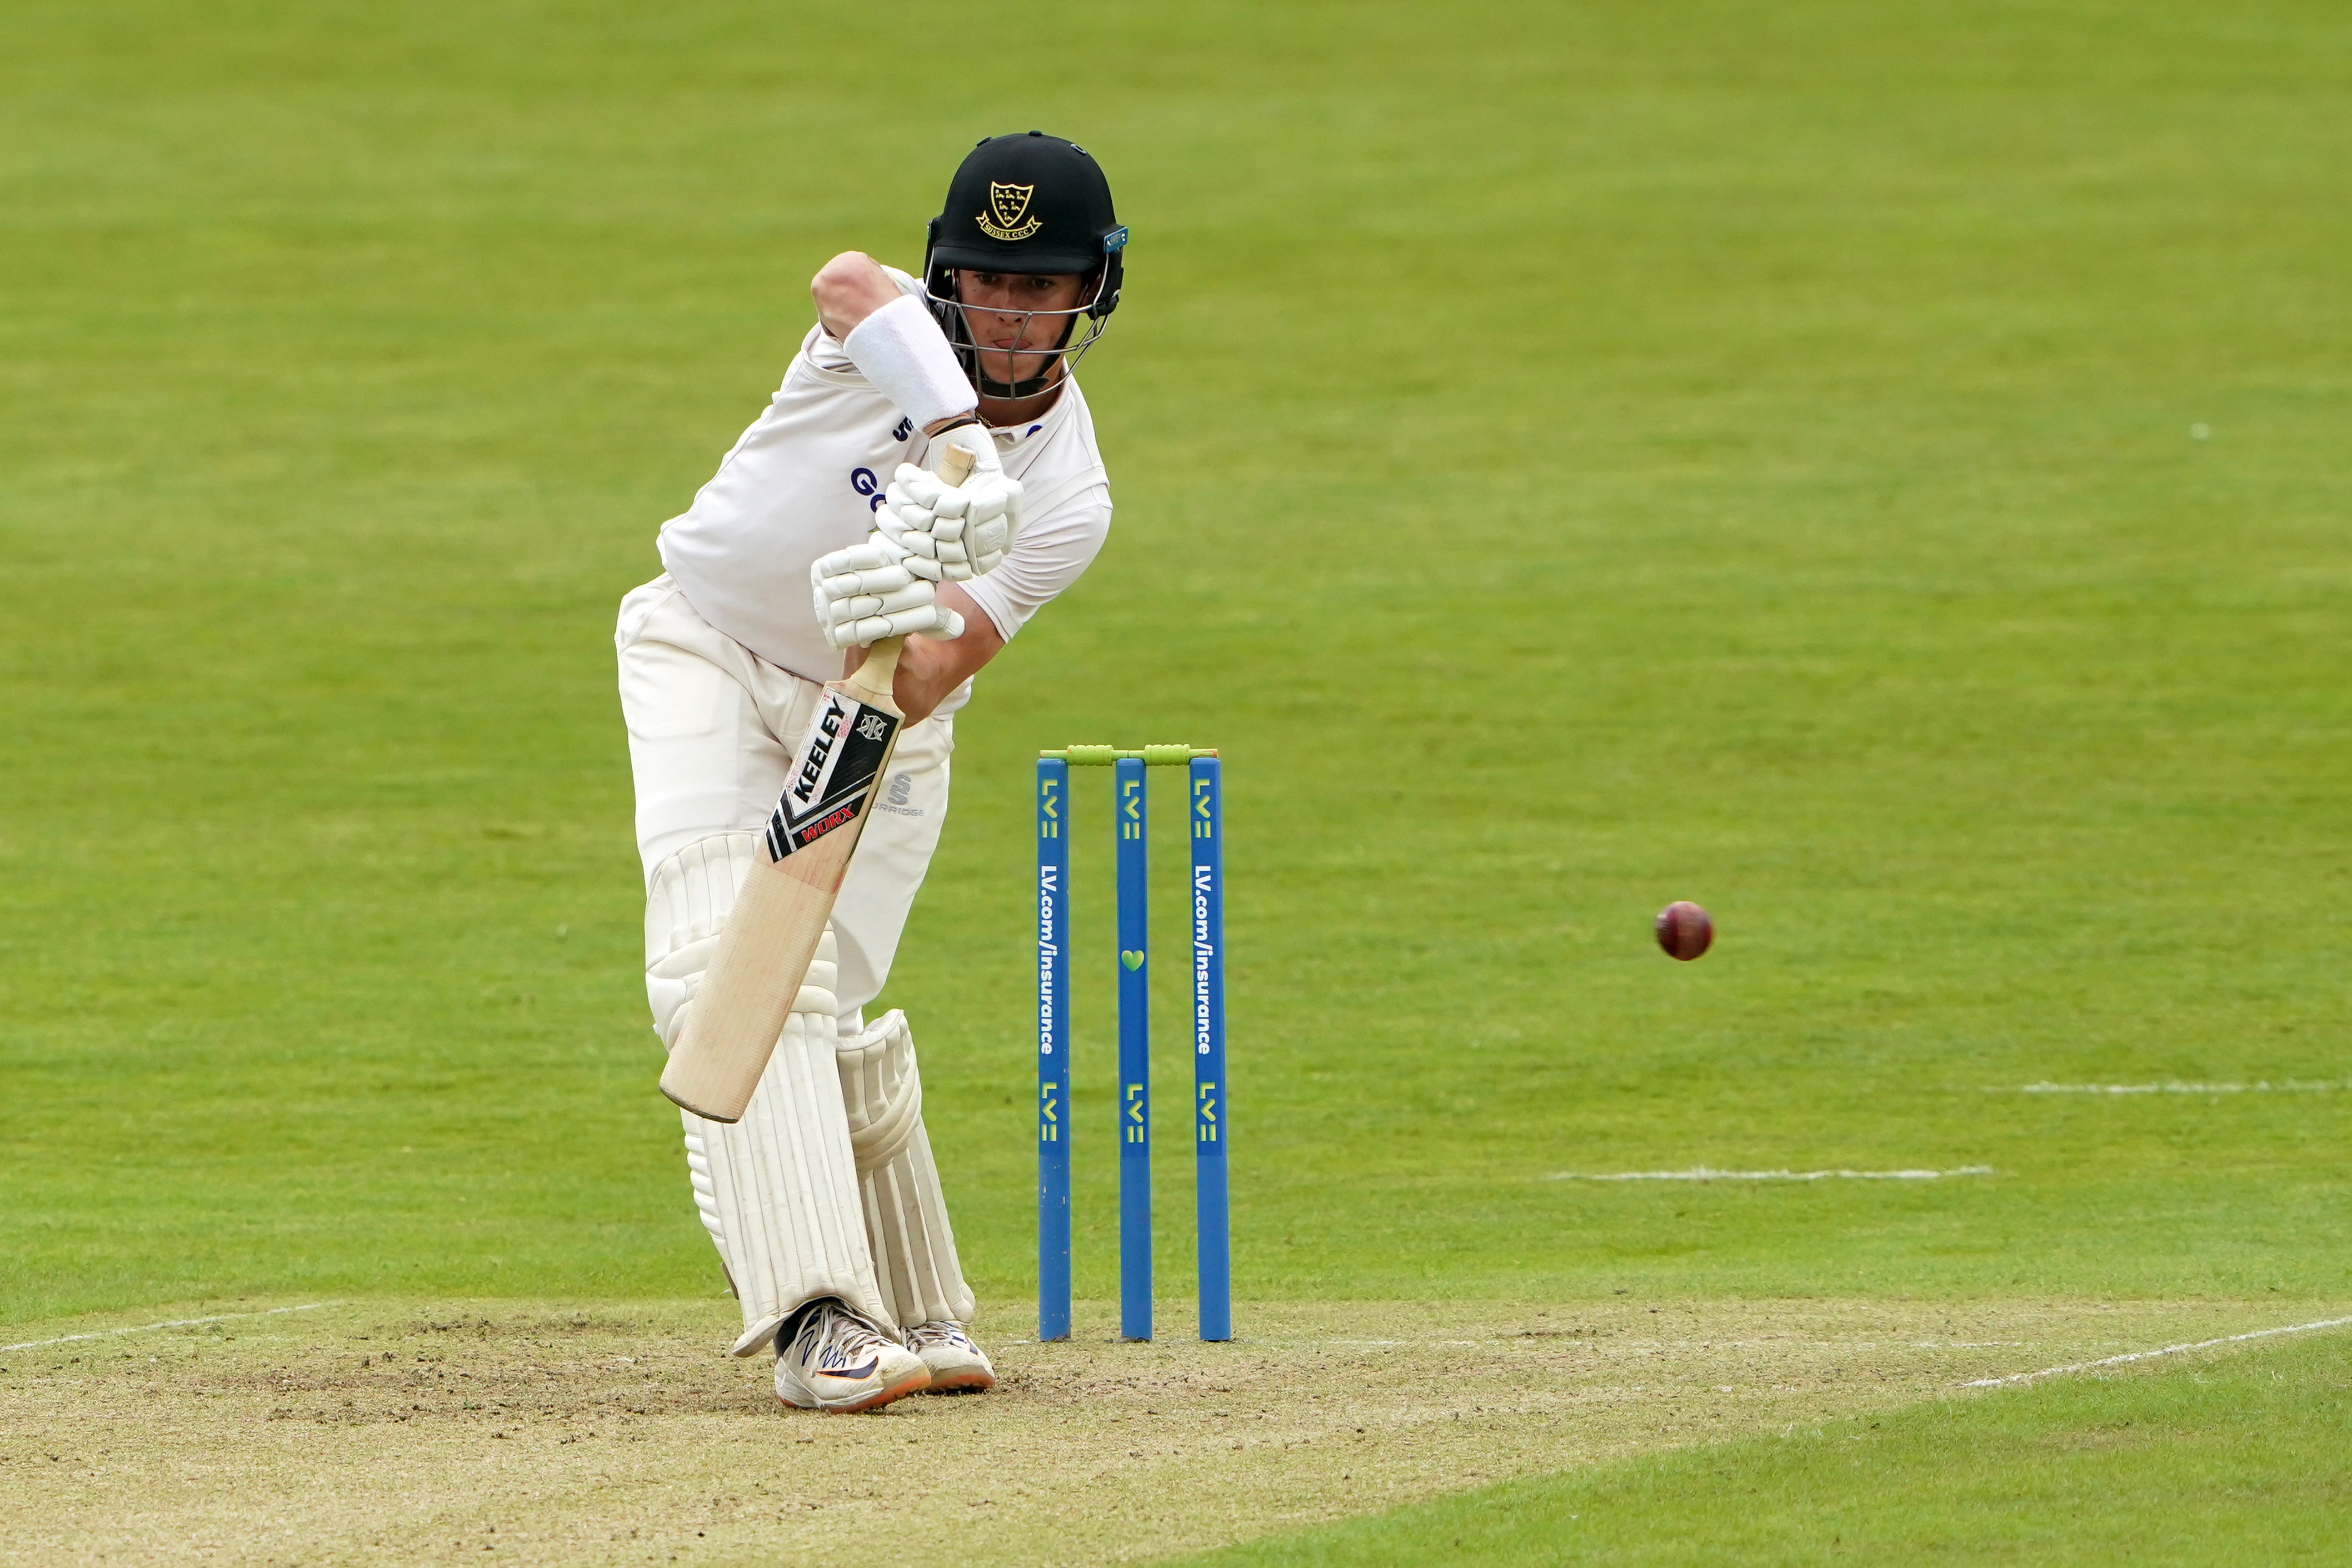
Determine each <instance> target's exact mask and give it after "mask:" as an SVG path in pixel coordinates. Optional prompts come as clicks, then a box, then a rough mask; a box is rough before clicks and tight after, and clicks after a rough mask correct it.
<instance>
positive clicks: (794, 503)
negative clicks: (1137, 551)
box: [660, 268, 1110, 712]
mask: <svg viewBox="0 0 2352 1568" xmlns="http://www.w3.org/2000/svg"><path fill="white" fill-rule="evenodd" d="M887 270H888V271H889V273H890V277H891V279H892V281H894V282H896V283H897V284H898V287H899V289H902V290H903V291H905V292H907V293H910V294H911V293H916V292H919V289H918V288H917V286H916V283H915V280H914V279H911V278H909V277H908V276H907V275H906V274H905V273H903V272H900V271H898V269H897V268H888V269H887ZM991 434H992V435H993V436H994V437H996V450H997V455H998V456H999V458H1002V459H1003V464H1004V471H1005V473H1006V474H1008V475H1010V476H1011V477H1012V478H1013V479H1018V480H1020V481H1021V532H1020V534H1019V536H1018V537H1016V538H1015V539H1014V540H1013V548H1012V549H1011V550H1010V551H1009V552H1006V554H1005V557H1004V560H1003V562H1002V563H999V564H998V566H997V568H996V570H995V571H993V572H991V573H989V574H987V575H986V576H984V577H976V578H973V579H971V581H970V582H967V583H965V584H962V587H963V590H964V591H965V592H966V593H968V594H970V595H971V596H972V599H973V601H974V602H975V603H976V604H978V605H980V607H981V609H982V611H983V612H985V613H986V615H987V616H988V618H989V619H990V620H992V621H993V622H995V623H996V629H997V630H998V631H1000V632H1002V633H1003V635H1004V636H1005V637H1006V638H1007V639H1010V638H1011V637H1013V635H1014V634H1015V633H1017V632H1018V631H1020V629H1021V627H1022V625H1023V623H1024V622H1025V621H1027V620H1028V619H1029V617H1030V616H1034V615H1035V614H1036V613H1037V611H1038V609H1039V608H1040V607H1041V606H1043V605H1045V602H1046V601H1047V600H1049V599H1051V598H1052V597H1053V596H1054V595H1056V594H1058V593H1060V592H1061V591H1062V590H1063V589H1065V588H1066V587H1068V586H1069V585H1070V584H1072V583H1075V582H1076V581H1077V580H1078V576H1079V574H1081V573H1083V572H1085V571H1086V569H1087V564H1088V563H1091V562H1092V561H1093V560H1094V558H1095V553H1096V552H1097V551H1099V550H1100V549H1101V548H1102V542H1103V538H1104V536H1105V535H1106V534H1107V533H1108V531H1110V481H1109V478H1108V475H1106V474H1105V473H1104V471H1103V465H1102V456H1101V454H1100V453H1099V452H1098V451H1097V449H1096V447H1095V426H1094V420H1093V419H1092V418H1091V417H1090V416H1088V415H1087V400H1086V397H1085V395H1083V394H1082V393H1080V392H1079V390H1078V384H1077V382H1076V378H1072V379H1071V380H1070V381H1069V382H1068V383H1067V384H1066V386H1065V388H1064V390H1063V393H1062V395H1061V396H1060V397H1059V398H1057V399H1056V400H1055V404H1054V406H1053V407H1051V408H1049V409H1047V410H1046V411H1045V413H1044V414H1042V415H1040V416H1038V417H1037V418H1035V419H1034V420H1031V421H1029V422H1028V423H1026V424H1024V425H1018V426H1010V427H1008V428H1005V429H1002V430H992V432H991ZM929 447H930V443H929V441H928V440H927V439H925V437H924V436H923V434H922V432H921V431H919V430H917V429H915V428H913V426H911V425H910V424H909V422H908V420H907V418H906V416H903V415H901V414H900V413H899V412H898V408H897V407H896V406H895V405H892V404H891V402H890V400H889V399H888V398H887V397H885V396H883V395H882V394H880V393H879V392H877V391H876V390H875V389H874V388H873V387H872V386H871V385H870V384H867V382H866V378H865V377H864V376H863V375H860V374H858V372H857V367H856V365H855V364H853V363H850V360H849V356H848V354H847V353H845V352H844V350H843V348H842V346H841V344H840V342H838V341H836V340H835V338H833V337H832V336H831V335H830V334H829V333H827V332H826V331H825V330H824V327H823V326H822V325H819V326H815V327H812V328H811V329H810V330H809V334H808V336H807V337H806V338H803V340H802V341H801V348H800V353H797V354H795V355H793V363H792V365H791V367H790V368H789V369H787V370H786V371H785V372H784V380H783V384H782V385H781V386H779V387H777V388H776V393H775V395H774V396H773V397H772V398H770V399H769V400H768V406H767V408H766V410H765V411H764V412H762V413H761V416H760V417H759V418H757V419H755V420H753V421H752V422H751V428H750V429H748V430H746V431H744V432H743V434H742V436H741V437H740V438H739V439H738V440H737V441H736V443H735V446H734V447H733V449H732V450H730V452H729V453H728V454H727V457H726V458H725V460H724V461H722V462H721V463H720V464H719V472H718V473H716V474H714V475H712V476H711V479H710V482H709V483H708V484H706V485H704V486H703V487H702V489H699V490H698V491H697V492H696V493H695V497H694V504H693V505H692V506H690V507H688V509H687V510H686V511H685V512H684V513H682V514H681V515H679V516H677V517H674V518H672V519H670V520H669V521H667V522H666V523H664V524H663V525H662V530H661V541H660V548H661V559H662V564H663V566H665V567H666V568H667V569H668V572H669V574H670V576H671V577H672V579H674V580H675V581H676V582H677V585H678V587H679V589H680V590H681V591H683V592H684V593H685V595H686V598H687V602H688V604H690V605H693V606H694V607H695V609H696V610H697V611H698V612H699V613H700V614H701V616H702V618H703V619H705V620H707V621H709V623H710V624H711V625H712V626H716V627H718V628H719V630H720V631H722V632H725V633H726V634H727V635H728V636H729V637H733V638H734V639H735V640H736V641H737V642H740V643H741V644H742V645H743V646H744V647H748V648H750V649H751V651H752V652H753V653H755V654H758V655H759V656H760V657H761V658H764V659H766V660H767V661H768V662H769V663H771V664H774V665H779V666H781V667H782V668H785V669H789V670H791V671H792V672H793V674H795V675H799V676H803V677H805V678H807V679H810V680H815V681H826V680H831V679H835V677H837V676H839V675H840V673H841V662H842V659H841V654H840V652H839V650H837V649H835V648H834V647H831V646H830V645H829V644H827V643H826V642H825V640H824V632H823V631H822V630H820V629H819V627H818V626H817V620H816V611H815V609H814V606H813V605H812V604H811V603H810V593H809V568H810V567H811V566H812V565H814V563H815V562H816V559H817V557H819V556H821V555H827V554H830V553H832V552H834V551H835V550H840V549H842V548H844V547H845V546H847V545H852V544H858V543H862V542H864V541H865V539H866V535H867V534H868V533H870V532H871V531H873V528H874V523H873V521H872V519H873V509H874V508H876V507H878V506H880V505H881V504H882V492H883V490H884V489H886V488H887V486H888V485H889V483H890V475H891V473H892V471H893V470H895V469H896V468H898V465H899V464H900V463H920V462H922V461H923V458H924V455H925V454H926V453H927V452H928V451H929ZM970 694H971V686H970V683H969V682H966V683H965V686H964V688H963V689H961V690H959V691H957V692H956V693H955V694H954V695H953V696H952V697H950V699H949V700H947V701H945V702H943V703H941V704H940V711H941V712H952V711H954V710H956V709H957V708H960V707H961V706H962V705H963V703H964V701H965V700H966V699H967V698H968V697H969V696H970Z"/></svg>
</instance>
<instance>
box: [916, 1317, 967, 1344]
mask: <svg viewBox="0 0 2352 1568" xmlns="http://www.w3.org/2000/svg"><path fill="white" fill-rule="evenodd" d="M927 1345H946V1346H949V1347H950V1348H952V1349H955V1350H978V1349H979V1348H980V1347H979V1346H978V1345H975V1344H973V1343H972V1342H971V1335H970V1334H967V1333H965V1332H964V1331H963V1325H962V1324H961V1323H959V1322H955V1321H951V1320H950V1319H946V1318H942V1319H940V1320H938V1321H934V1322H929V1323H917V1324H916V1325H915V1326H914V1327H913V1328H911V1329H908V1331H907V1348H908V1350H911V1351H919V1350H921V1349H923V1348H924V1347H925V1346H927Z"/></svg>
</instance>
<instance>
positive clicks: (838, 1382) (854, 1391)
mask: <svg viewBox="0 0 2352 1568" xmlns="http://www.w3.org/2000/svg"><path fill="white" fill-rule="evenodd" d="M930 1381H931V1369H930V1368H929V1367H928V1366H926V1365H924V1364H923V1358H922V1357H920V1356H919V1355H917V1354H915V1352H912V1351H910V1350H908V1349H907V1347H906V1346H904V1345H902V1344H900V1343H899V1342H898V1340H897V1339H896V1338H895V1337H894V1336H892V1335H890V1334H888V1333H886V1332H884V1331H882V1330H880V1329H877V1328H876V1327H875V1326H874V1324H873V1323H871V1322H870V1321H867V1320H866V1318H864V1317H863V1316H861V1315H860V1314H858V1313H856V1312H854V1311H852V1310H850V1309H849V1308H847V1307H845V1306H844V1305H843V1304H842V1303H841V1302H839V1301H838V1300H834V1299H833V1298H831V1297H827V1298H825V1299H824V1300H820V1301H812V1302H810V1303H809V1304H808V1305H807V1306H805V1307H803V1308H802V1309H801V1310H800V1312H799V1314H798V1315H797V1316H796V1317H794V1318H793V1319H792V1320H791V1321H788V1322H786V1323H785V1324H784V1326H783V1328H782V1330H781V1331H778V1333H777V1335H776V1397H777V1398H779V1399H781V1400H782V1401H783V1402H784V1403H785V1404H787V1405H791V1406H792V1407H793V1409H795V1410H824V1411H829V1412H832V1413H834V1414H835V1415H843V1414H846V1413H848V1412H850V1411H853V1410H875V1409H878V1408H880V1407H881V1406H883V1405H887V1404H889V1403H890V1402H891V1401H892V1400H894V1399H898V1398H902V1397H904V1396H905V1395H907V1394H913V1393H916V1392H918V1391H919V1390H920V1389H922V1388H924V1387H926V1386H927V1385H929V1383H930Z"/></svg>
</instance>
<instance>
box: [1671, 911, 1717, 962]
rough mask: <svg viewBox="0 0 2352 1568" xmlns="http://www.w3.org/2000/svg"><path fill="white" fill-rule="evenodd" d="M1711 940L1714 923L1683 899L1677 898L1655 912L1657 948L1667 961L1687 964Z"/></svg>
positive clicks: (1713, 935)
mask: <svg viewBox="0 0 2352 1568" xmlns="http://www.w3.org/2000/svg"><path fill="white" fill-rule="evenodd" d="M1714 941H1715V922H1714V921H1711V920H1709V919H1707V918H1706V910H1703V909H1700V908H1699V907H1698V906H1697V905H1696V904H1694V903H1692V902H1691V901H1690V900H1687V899H1677V900H1675V902H1673V903H1671V904H1668V905H1667V906H1666V907H1665V908H1664V909H1663V910H1659V911H1658V945H1659V946H1660V947H1662V948H1664V949H1665V950H1666V956H1667V957H1668V958H1675V959H1680V960H1681V961H1682V962H1683V963H1689V962H1690V961H1691V960H1692V959H1694V958H1696V957H1697V956H1698V955H1699V954H1700V953H1703V952H1706V950H1707V947H1708V946H1709V944H1711V943H1712V942H1714Z"/></svg>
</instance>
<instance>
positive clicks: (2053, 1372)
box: [1960, 1318, 2352, 1388]
mask: <svg viewBox="0 0 2352 1568" xmlns="http://www.w3.org/2000/svg"><path fill="white" fill-rule="evenodd" d="M2347 1323H2352V1318H2321V1319H2319V1320H2318V1321H2316V1322H2310V1323H2294V1324H2290V1325H2289V1326H2287V1327H2285V1328H2284V1329H2256V1330H2255V1331H2253V1332H2252V1333H2250V1334H2224V1335H2222V1336H2221V1338H2220V1339H2218V1340H2199V1341H2198V1342H2196V1343H2195V1344H2190V1345H2167V1346H2165V1347H2164V1348H2163V1349H2162V1350H2160V1351H2133V1352H2131V1353H2130V1354H2128V1355H2111V1356H2107V1357H2105V1359H2103V1360H2100V1361H2078V1362H2076V1363H2074V1365H2072V1366H2045V1367H2043V1368H2042V1370H2041V1371H2040V1372H2012V1373H2010V1374H2009V1375H2008V1376H2007V1377H1979V1378H1977V1379H1975V1380H1974V1381H1973V1382H1969V1383H1964V1384H1960V1386H1961V1387H1962V1388H1999V1387H2000V1386H2001V1385H2002V1384H2009V1383H2032V1381H2033V1380H2034V1379H2035V1378H2037V1377H2057V1376H2059V1375H2060V1374H2062V1373H2069V1372H2090V1371H2093V1370H2094V1369H2095V1368H2098V1367H2103V1366H2121V1365H2123V1364H2124V1363H2126V1362H2134V1361H2154V1360H2155V1359H2156V1358H2157V1357H2158V1356H2162V1355H2179V1353H2180V1352H2183V1351H2204V1350H2211V1349H2212V1348H2213V1347H2214V1346H2215V1345H2235V1344H2243V1343H2244V1342H2246V1341H2248V1340H2267V1339H2269V1338H2271V1337H2272V1336H2273V1335H2276V1334H2307V1333H2310V1332H2311V1331H2314V1330H2315V1329H2340V1328H2342V1327H2343V1326H2344V1325H2345V1324H2347Z"/></svg>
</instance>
